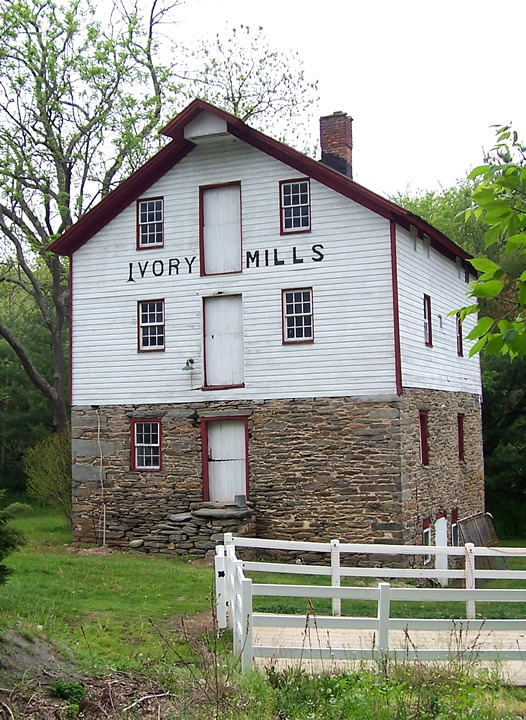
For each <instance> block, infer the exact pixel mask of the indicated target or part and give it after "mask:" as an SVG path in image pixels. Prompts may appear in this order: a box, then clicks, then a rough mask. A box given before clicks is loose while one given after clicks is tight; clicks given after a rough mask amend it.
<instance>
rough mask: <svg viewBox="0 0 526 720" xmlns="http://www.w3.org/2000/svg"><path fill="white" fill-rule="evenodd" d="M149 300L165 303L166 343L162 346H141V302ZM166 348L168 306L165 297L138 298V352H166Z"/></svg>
mask: <svg viewBox="0 0 526 720" xmlns="http://www.w3.org/2000/svg"><path fill="white" fill-rule="evenodd" d="M148 302H162V304H163V328H164V344H163V346H162V347H152V348H143V347H141V304H142V303H148ZM165 350H166V306H165V302H164V298H155V299H153V300H137V352H138V353H151V352H164V351H165Z"/></svg>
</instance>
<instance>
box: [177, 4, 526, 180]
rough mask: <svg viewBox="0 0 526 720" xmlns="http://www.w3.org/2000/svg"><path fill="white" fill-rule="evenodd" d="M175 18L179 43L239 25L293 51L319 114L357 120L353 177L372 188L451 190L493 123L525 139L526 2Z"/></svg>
mask: <svg viewBox="0 0 526 720" xmlns="http://www.w3.org/2000/svg"><path fill="white" fill-rule="evenodd" d="M177 17H178V18H179V20H180V22H181V25H180V28H179V29H180V30H181V31H182V33H183V36H184V40H185V42H186V43H190V41H191V38H192V37H196V38H197V37H203V36H205V35H207V34H210V33H212V34H213V33H215V32H216V31H219V30H222V29H223V28H224V27H225V25H226V23H227V22H228V23H229V24H240V23H244V24H247V25H250V26H254V27H256V26H258V25H262V26H263V28H264V30H265V32H266V35H267V37H268V39H269V41H270V43H271V44H272V45H274V46H275V47H276V49H279V50H282V51H284V52H287V51H288V50H290V49H293V50H297V51H298V52H299V53H300V55H301V57H302V59H303V61H304V64H305V67H306V70H307V73H308V75H309V77H310V78H312V79H318V80H319V94H320V108H319V110H320V114H321V115H327V114H330V113H332V112H333V111H334V110H343V111H345V112H347V113H349V114H350V115H351V116H352V117H353V118H354V124H353V132H354V154H353V166H354V178H355V180H357V181H358V182H360V183H362V184H363V185H366V186H367V187H369V188H371V189H372V190H375V191H376V192H380V193H383V194H392V193H395V192H397V191H404V190H405V189H406V188H407V187H409V188H410V189H411V190H412V191H416V190H418V189H437V188H438V187H439V186H440V185H441V186H443V187H448V186H449V185H452V184H454V183H455V181H456V180H457V179H458V178H461V177H464V176H465V174H466V172H467V171H468V170H469V169H470V168H471V167H474V166H476V165H478V164H480V162H481V160H482V152H483V148H485V149H489V148H490V147H491V145H492V141H493V137H494V131H493V130H492V129H491V128H490V125H492V124H495V123H508V122H510V121H513V123H514V126H515V127H516V128H517V130H519V132H520V133H521V134H522V137H523V138H524V139H526V117H525V103H526V93H525V92H524V89H523V73H524V49H523V47H524V46H523V39H522V32H523V29H524V27H525V26H526V1H525V0H501V2H495V1H494V0H492V1H490V0H441V2H436V0H396V1H394V0H393V1H389V0H366V1H365V2H364V1H362V0H360V1H357V0H323V1H322V2H320V1H319V0H318V2H316V3H315V2H308V0H257V1H254V0H186V2H185V4H184V5H183V6H182V7H181V8H179V9H178V11H177ZM178 34H179V33H178Z"/></svg>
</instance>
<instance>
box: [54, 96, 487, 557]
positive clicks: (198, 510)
mask: <svg viewBox="0 0 526 720" xmlns="http://www.w3.org/2000/svg"><path fill="white" fill-rule="evenodd" d="M320 124H321V147H322V160H321V162H320V161H316V160H313V159H311V158H309V157H306V156H305V155H302V154H301V153H299V152H297V151H296V150H293V149H292V148H289V147H287V146H286V145H283V144H281V143H279V142H277V141H275V140H273V139H271V138H270V137H267V136H266V135H264V134H262V133H260V132H258V131H256V130H253V129H252V128H250V127H248V126H247V125H246V124H244V123H243V122H241V121H240V120H238V119H237V118H235V117H234V116H232V115H230V114H228V113H226V112H224V111H222V110H219V109H218V108H216V107H213V106H212V105H209V104H207V103H206V102H203V101H201V100H195V101H194V102H192V103H191V104H190V105H189V106H188V107H187V108H186V109H185V110H184V111H183V112H181V113H180V114H179V115H178V116H177V117H176V118H175V119H174V120H172V121H171V122H170V123H169V124H168V125H167V126H166V127H165V128H164V129H163V133H164V134H165V135H166V136H167V137H168V138H169V142H168V144H167V145H166V146H165V147H164V148H163V149H162V150H161V151H160V152H158V153H157V154H156V155H155V156H154V157H153V158H152V159H151V160H149V161H148V162H147V163H146V164H145V165H144V166H143V167H141V168H140V169H139V170H137V171H136V172H135V173H134V174H133V175H131V176H130V177H129V178H128V179H127V180H125V181H124V182H123V183H122V184H121V185H119V186H118V187H117V188H116V189H115V190H114V191H113V192H111V193H110V194H109V195H108V196H107V197H106V198H105V199H104V200H103V201H102V202H101V203H100V204H99V205H97V206H96V207H95V208H94V209H92V210H91V211H90V212H89V213H87V214H86V215H85V216H84V217H82V219H81V220H80V221H79V222H77V223H76V224H75V225H74V226H72V227H71V228H70V229H69V230H68V231H67V232H66V233H65V234H64V235H63V236H62V237H61V238H59V239H58V240H57V241H55V242H54V243H53V245H52V246H51V250H53V251H54V252H57V253H60V254H64V255H68V256H69V258H70V262H71V302H72V306H71V310H72V334H71V375H72V400H71V402H72V437H73V441H72V447H73V499H74V524H75V535H76V538H77V540H79V541H93V540H97V539H99V538H100V536H101V533H102V532H104V534H105V538H106V541H107V542H108V543H109V544H115V545H118V546H123V547H124V546H128V545H129V544H130V543H132V547H141V548H143V549H145V550H152V551H155V550H159V551H164V552H175V553H179V554H185V553H191V554H196V555H197V554H204V553H206V552H207V551H208V550H209V549H210V548H211V547H212V546H213V544H214V542H215V540H216V539H217V537H218V536H219V534H220V533H221V531H222V530H223V529H225V528H227V529H233V530H234V531H235V532H251V533H254V532H255V533H257V534H259V535H261V536H278V537H283V538H288V537H294V538H302V539H309V540H311V539H316V538H323V539H327V538H330V537H341V538H344V539H346V540H348V541H353V540H377V541H381V542H389V541H393V542H395V541H396V542H415V541H419V540H420V538H421V537H422V533H423V535H424V538H425V539H426V541H427V540H430V541H431V540H432V537H431V535H432V533H431V531H432V528H433V526H434V524H435V522H436V520H437V518H438V519H440V518H444V517H445V518H446V519H447V521H448V524H449V525H451V524H452V525H455V524H456V520H457V519H458V518H459V516H465V515H471V514H473V513H476V512H479V511H481V510H482V509H483V478H482V444H481V422H480V394H481V385H480V369H479V362H478V359H477V358H469V357H468V350H469V343H468V342H467V341H466V340H465V335H466V328H462V326H461V324H460V322H459V320H458V319H457V318H456V317H455V316H451V315H450V312H451V311H452V310H453V309H455V308H458V307H461V306H462V305H464V304H466V289H467V285H466V282H468V281H469V265H468V264H467V259H468V255H467V254H466V253H465V252H464V251H463V250H462V249H461V248H459V247H458V246H456V245H455V244H454V243H452V242H451V241H450V240H449V239H448V238H447V237H445V236H444V235H443V234H441V233H440V232H439V231H438V230H436V229H435V228H433V227H432V226H430V225H429V224H427V223H426V222H424V221H423V220H422V219H420V218H419V217H416V216H415V215H413V214H411V213H410V212H408V211H406V210H404V209H402V208H401V207H399V206H397V205H395V204H394V203H392V202H389V201H388V200H385V199H384V198H382V197H380V196H379V195H377V194H375V193H374V192H371V191H370V190H368V189H366V188H364V187H362V186H360V185H358V184H357V183H355V182H354V181H353V180H352V171H351V168H352V155H351V153H352V125H351V118H350V117H348V116H347V115H345V114H344V113H335V114H334V115H332V116H329V117H324V118H322V119H321V121H320ZM466 325H467V321H466ZM449 537H450V538H451V532H450V533H449Z"/></svg>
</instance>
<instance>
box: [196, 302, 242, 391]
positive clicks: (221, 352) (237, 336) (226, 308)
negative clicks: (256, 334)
mask: <svg viewBox="0 0 526 720" xmlns="http://www.w3.org/2000/svg"><path fill="white" fill-rule="evenodd" d="M204 314H205V317H204V323H205V363H206V384H207V386H214V385H216V386H217V385H241V384H242V383H243V379H244V378H243V365H244V356H243V303H242V298H241V295H221V296H219V297H209V298H205V299H204Z"/></svg>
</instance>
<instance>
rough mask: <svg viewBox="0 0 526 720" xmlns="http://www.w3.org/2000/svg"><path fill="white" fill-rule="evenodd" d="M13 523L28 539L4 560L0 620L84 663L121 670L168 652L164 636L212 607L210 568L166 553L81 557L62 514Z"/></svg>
mask: <svg viewBox="0 0 526 720" xmlns="http://www.w3.org/2000/svg"><path fill="white" fill-rule="evenodd" d="M14 523H15V524H16V525H17V526H18V527H20V528H21V529H22V530H23V531H24V533H25V535H26V537H27V540H28V543H27V545H26V546H24V547H23V548H22V549H21V550H20V551H19V552H16V553H13V554H12V555H10V556H9V557H8V558H7V561H6V565H8V567H10V568H11V569H12V570H13V571H14V572H13V575H12V576H11V577H10V578H9V580H8V582H7V583H6V585H5V586H4V587H2V589H1V591H0V609H1V615H0V623H1V625H2V626H3V627H8V626H9V627H17V628H18V629H19V630H21V631H22V632H24V633H26V634H29V635H32V634H35V633H37V634H38V633H43V634H44V635H46V636H48V637H52V638H54V639H55V640H58V641H61V642H63V643H65V644H67V645H68V646H69V647H71V648H73V649H74V650H75V652H76V655H77V657H78V659H79V660H80V661H82V662H84V663H88V664H90V665H95V666H98V665H110V666H114V667H127V668H129V667H130V666H131V665H133V664H135V663H137V664H139V665H141V666H142V665H144V663H147V662H149V661H152V662H155V661H156V660H158V659H159V658H162V657H163V655H164V654H165V652H166V643H165V642H164V641H163V640H162V638H161V637H160V636H159V633H158V632H156V630H155V628H154V626H153V625H152V623H151V622H150V620H151V621H152V622H153V623H154V624H155V625H156V626H158V627H159V628H160V629H161V631H162V632H167V631H169V630H174V629H179V628H180V625H179V620H180V618H181V617H183V616H184V615H185V614H187V615H188V616H192V615H195V614H196V613H198V612H200V611H203V610H206V609H207V608H210V592H211V588H212V583H213V571H212V568H210V567H199V566H197V565H193V564H191V563H189V562H185V561H183V560H180V559H177V558H173V557H167V556H147V555H143V554H128V553H121V552H115V553H113V554H111V555H105V556H104V555H103V556H99V555H95V554H93V555H87V556H82V555H79V554H78V553H76V552H74V551H72V549H71V547H70V545H69V543H70V542H71V533H70V532H69V530H67V529H65V527H64V523H63V521H62V518H61V516H60V515H58V514H56V513H53V512H50V511H49V510H42V509H33V510H31V511H29V512H27V513H25V514H24V516H23V517H21V518H18V519H17V520H15V521H14Z"/></svg>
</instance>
